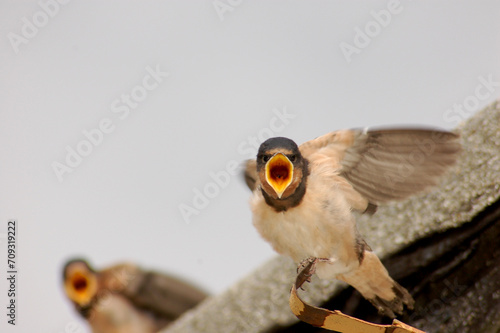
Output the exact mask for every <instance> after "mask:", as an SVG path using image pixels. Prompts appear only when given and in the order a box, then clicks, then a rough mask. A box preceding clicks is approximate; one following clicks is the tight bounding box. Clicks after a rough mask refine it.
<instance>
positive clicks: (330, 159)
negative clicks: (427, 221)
mask: <svg viewBox="0 0 500 333" xmlns="http://www.w3.org/2000/svg"><path fill="white" fill-rule="evenodd" d="M460 150H461V146H460V144H459V142H458V136H457V135H455V134H453V133H450V132H446V131H440V130H430V129H386V130H342V131H336V132H331V133H328V134H326V135H323V136H321V137H319V138H316V139H314V140H311V141H308V142H306V143H304V144H302V145H300V146H297V144H296V143H295V142H293V141H292V140H290V139H287V138H283V137H277V138H271V139H268V140H267V141H265V142H264V143H262V144H261V146H260V148H259V151H258V154H257V160H249V161H247V164H246V169H245V181H246V183H247V185H248V186H249V187H250V189H251V190H252V191H253V195H252V197H251V200H250V206H251V210H252V213H253V223H254V225H255V227H256V228H257V230H258V231H259V233H260V234H261V235H262V237H263V238H264V239H266V240H267V241H268V242H269V243H271V245H272V247H273V248H274V249H275V250H276V251H277V252H278V253H280V254H282V255H285V256H289V257H291V258H292V259H293V260H294V261H295V262H297V263H302V265H303V264H304V262H307V260H312V258H317V260H315V264H316V267H315V272H316V274H317V275H318V276H319V277H320V278H323V279H333V278H336V279H339V280H342V281H345V282H347V283H348V284H350V285H351V286H353V287H354V288H356V289H357V290H358V291H359V292H360V293H361V294H362V295H363V296H364V297H365V298H366V299H368V300H369V301H370V302H371V303H372V304H373V305H374V306H375V307H376V308H377V309H378V310H379V312H380V313H381V314H384V315H387V316H389V317H395V314H394V313H399V314H401V313H402V311H403V307H404V304H406V306H407V307H408V308H410V309H411V308H413V304H414V300H413V298H412V297H411V295H410V294H409V293H408V291H407V290H406V289H405V288H403V287H402V286H400V285H399V284H398V283H397V282H395V281H394V280H393V279H392V278H391V277H390V276H389V274H388V272H387V270H386V269H385V267H384V266H383V265H382V263H381V262H380V260H379V258H378V257H377V255H376V254H375V253H373V252H372V250H371V249H370V247H369V246H368V245H367V243H366V242H365V241H364V240H363V238H362V237H361V235H360V234H359V233H358V231H357V228H356V221H355V217H354V215H353V211H357V212H360V213H370V214H373V213H374V212H375V211H376V208H377V205H379V204H383V203H386V202H389V201H392V200H401V199H405V198H407V197H409V196H411V195H413V194H415V193H418V192H422V191H424V190H426V189H428V188H430V187H432V186H433V185H436V184H437V182H438V181H439V179H440V176H442V175H443V174H444V173H445V172H446V170H447V169H449V167H450V166H452V165H453V164H454V163H455V161H456V159H457V156H458V154H459V152H460Z"/></svg>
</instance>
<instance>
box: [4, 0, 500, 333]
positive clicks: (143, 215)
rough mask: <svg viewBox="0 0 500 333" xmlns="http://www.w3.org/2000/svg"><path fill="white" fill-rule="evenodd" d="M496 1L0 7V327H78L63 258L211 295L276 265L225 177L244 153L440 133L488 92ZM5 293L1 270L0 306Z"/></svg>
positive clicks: (493, 67)
mask: <svg viewBox="0 0 500 333" xmlns="http://www.w3.org/2000/svg"><path fill="white" fill-rule="evenodd" d="M499 9H500V3H499V2H498V1H475V2H471V1H434V2H418V1H402V2H400V3H399V2H395V1H392V0H390V1H356V2H353V1H264V0H261V1H237V0H233V1H229V0H220V1H219V0H216V1H210V0H207V1H182V0H178V1H149V2H138V1H106V2H103V1H77V0H73V1H63V0H60V2H58V1H56V0H40V1H17V0H16V1H12V0H10V1H5V0H4V1H1V2H0V20H1V22H2V25H1V27H0V35H1V36H2V38H1V39H0V56H1V61H0V68H1V76H0V110H1V113H0V154H1V155H2V156H3V162H2V163H0V242H2V244H1V245H0V262H2V264H0V277H1V276H5V274H6V271H7V267H6V264H5V262H6V258H7V254H6V245H5V239H3V238H2V234H5V233H6V232H7V222H8V220H9V219H12V218H15V219H17V220H18V239H17V242H18V243H17V245H18V247H17V250H18V252H17V266H18V271H19V274H18V286H17V288H18V290H17V291H18V298H17V305H18V308H17V311H18V312H17V315H18V317H17V322H16V324H17V325H16V326H15V327H12V326H11V325H8V324H7V319H6V316H5V315H4V314H2V315H1V316H0V318H2V319H1V320H0V330H1V331H2V332H31V331H36V332H47V333H52V332H54V333H60V332H65V333H67V332H70V331H72V329H71V327H72V326H71V325H73V323H74V322H75V321H76V325H80V324H81V323H82V322H81V321H80V320H79V318H78V316H77V315H76V314H75V312H74V311H73V309H72V308H71V307H70V306H69V303H68V302H67V301H66V300H65V299H64V297H63V294H62V291H61V285H60V275H61V272H60V270H61V266H62V264H63V262H64V261H65V260H66V259H68V258H71V257H73V256H75V255H78V256H84V257H86V258H88V259H89V260H90V261H91V263H93V264H95V266H97V267H103V266H106V265H109V264H112V263H115V262H119V261H124V260H129V261H132V262H136V263H139V264H140V265H142V266H143V267H145V268H151V269H158V270H161V271H164V272H168V273H172V274H175V275H178V276H181V277H185V278H187V279H188V280H189V281H192V282H194V283H196V284H198V285H199V286H201V287H203V288H204V289H205V290H207V291H209V292H211V293H218V292H221V291H223V290H224V289H225V288H227V287H228V286H230V285H231V284H232V283H234V282H235V281H237V280H238V279H239V278H241V277H242V276H244V275H246V274H248V273H249V272H250V271H252V270H253V269H255V268H256V267H257V266H259V264H261V263H262V262H264V261H265V260H267V259H269V258H271V257H272V256H274V253H273V251H272V250H271V248H270V247H269V245H268V244H266V243H265V242H264V241H263V240H262V239H261V238H260V237H259V235H258V234H257V233H256V231H255V230H254V228H253V226H252V224H251V216H250V212H249V208H248V198H249V195H250V193H249V191H248V190H247V189H246V188H245V185H244V183H243V182H242V181H241V179H240V178H239V176H238V175H236V176H235V175H234V173H235V172H237V170H236V168H237V166H238V164H239V163H240V162H241V161H243V160H245V159H247V158H249V157H251V156H252V155H253V154H254V152H255V150H256V146H257V145H258V144H259V142H261V141H262V140H263V139H266V138H267V137H269V136H270V135H272V136H278V135H279V136H287V137H290V138H292V139H294V140H296V142H297V143H302V142H304V141H306V140H309V139H312V138H314V137H317V136H319V135H322V134H324V133H326V132H328V131H332V130H336V129H341V128H350V127H365V126H374V125H384V124H409V125H412V124H420V125H432V126H439V127H443V128H447V129H451V128H453V127H455V126H456V125H457V124H458V123H459V122H460V121H461V120H463V119H465V118H466V117H467V116H469V115H470V114H472V113H473V112H475V111H476V110H478V109H480V108H482V107H483V106H485V105H487V104H488V103H490V102H491V101H493V100H494V99H496V98H498V96H499V92H500V87H499V85H500V84H499V83H498V82H500V68H499V61H498V59H500V58H499V55H500V52H499V51H500V21H499V20H498V14H499ZM388 241H390V240H388ZM7 289H8V287H7V283H6V279H5V278H1V279H0V304H7V302H8V297H7V295H6V293H7ZM4 309H5V308H4ZM3 312H5V310H4V311H3ZM3 312H2V313H3ZM73 331H74V330H73ZM84 332H88V330H87V327H86V326H84Z"/></svg>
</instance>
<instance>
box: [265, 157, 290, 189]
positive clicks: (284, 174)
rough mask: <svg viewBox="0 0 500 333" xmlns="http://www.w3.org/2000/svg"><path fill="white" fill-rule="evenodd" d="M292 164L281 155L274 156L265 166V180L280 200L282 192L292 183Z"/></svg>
mask: <svg viewBox="0 0 500 333" xmlns="http://www.w3.org/2000/svg"><path fill="white" fill-rule="evenodd" d="M292 179H293V164H292V162H290V160H289V159H288V157H286V156H285V155H283V154H282V153H277V154H274V156H273V157H271V159H270V160H269V161H267V164H266V180H267V183H268V184H269V185H271V187H272V188H273V189H274V191H275V192H276V194H277V195H278V198H280V199H281V196H282V195H283V192H285V190H286V189H287V188H288V186H289V185H290V184H291V183H292Z"/></svg>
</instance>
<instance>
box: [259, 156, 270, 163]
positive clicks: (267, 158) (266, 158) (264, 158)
mask: <svg viewBox="0 0 500 333" xmlns="http://www.w3.org/2000/svg"><path fill="white" fill-rule="evenodd" d="M260 159H261V160H262V161H263V162H267V161H269V156H267V155H261V156H260Z"/></svg>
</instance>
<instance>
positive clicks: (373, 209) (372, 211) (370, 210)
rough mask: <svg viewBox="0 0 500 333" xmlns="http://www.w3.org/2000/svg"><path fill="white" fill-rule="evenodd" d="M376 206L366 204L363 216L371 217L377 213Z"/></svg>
mask: <svg viewBox="0 0 500 333" xmlns="http://www.w3.org/2000/svg"><path fill="white" fill-rule="evenodd" d="M377 209H378V206H377V205H374V204H372V203H371V202H369V203H368V206H367V207H366V209H365V211H364V212H363V214H368V215H373V214H375V212H376V211H377Z"/></svg>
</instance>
